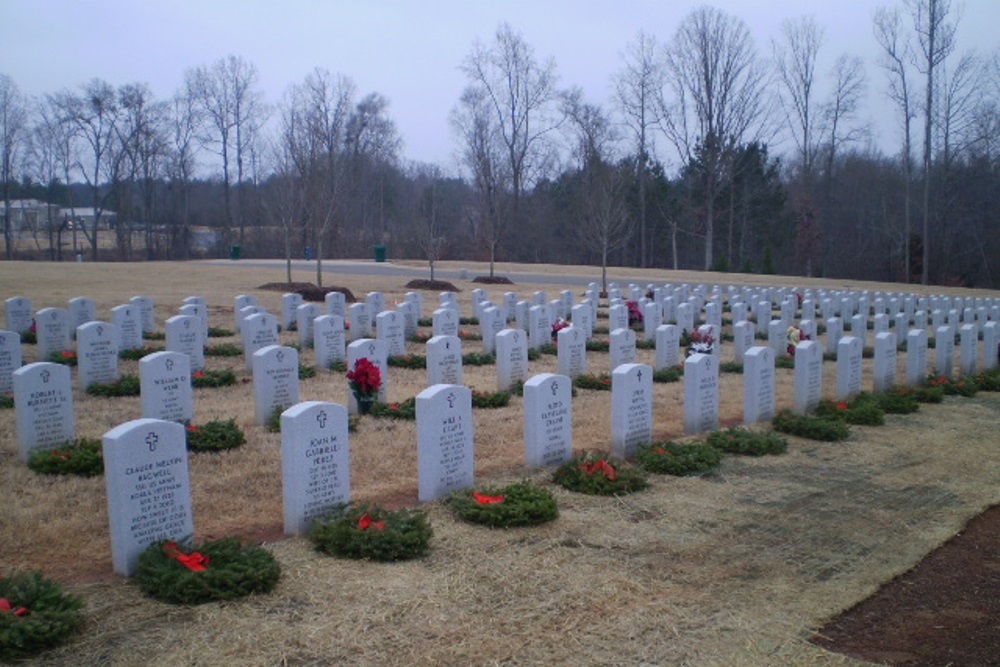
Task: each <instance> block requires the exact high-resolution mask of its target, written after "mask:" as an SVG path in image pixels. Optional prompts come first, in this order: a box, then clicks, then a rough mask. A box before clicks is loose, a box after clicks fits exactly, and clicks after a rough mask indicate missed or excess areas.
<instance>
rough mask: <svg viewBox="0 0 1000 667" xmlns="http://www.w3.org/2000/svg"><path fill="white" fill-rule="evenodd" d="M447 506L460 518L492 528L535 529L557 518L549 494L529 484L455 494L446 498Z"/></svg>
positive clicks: (557, 512)
mask: <svg viewBox="0 0 1000 667" xmlns="http://www.w3.org/2000/svg"><path fill="white" fill-rule="evenodd" d="M448 505H450V506H451V509H452V511H454V512H455V514H457V515H458V516H459V517H461V518H462V519H465V520H466V521H470V522H472V523H479V524H483V525H486V526H490V527H491V528H507V527H511V526H537V525H539V524H542V523H545V522H547V521H552V520H553V519H555V518H556V517H557V516H559V508H558V506H557V505H556V500H555V498H554V497H553V496H552V493H551V492H550V491H549V490H548V489H545V488H542V487H540V486H536V485H534V484H532V483H531V482H529V481H523V482H518V483H516V484H510V485H508V486H505V487H503V488H493V487H489V488H484V489H480V490H479V491H473V490H472V489H465V490H463V491H456V492H454V493H453V494H451V495H450V496H449V497H448Z"/></svg>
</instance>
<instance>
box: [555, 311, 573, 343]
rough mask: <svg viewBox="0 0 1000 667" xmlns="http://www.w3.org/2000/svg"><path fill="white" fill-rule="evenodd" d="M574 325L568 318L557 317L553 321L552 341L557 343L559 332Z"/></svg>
mask: <svg viewBox="0 0 1000 667" xmlns="http://www.w3.org/2000/svg"><path fill="white" fill-rule="evenodd" d="M571 326H573V325H572V324H571V323H570V322H568V321H567V320H564V319H563V318H561V317H560V318H557V319H556V321H555V322H553V323H552V342H553V343H555V342H557V341H558V340H559V332H560V331H562V330H563V329H566V328H568V327H571Z"/></svg>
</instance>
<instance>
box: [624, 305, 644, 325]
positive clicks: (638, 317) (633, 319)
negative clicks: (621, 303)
mask: <svg viewBox="0 0 1000 667" xmlns="http://www.w3.org/2000/svg"><path fill="white" fill-rule="evenodd" d="M625 307H626V308H627V309H628V325H629V326H630V327H637V326H641V325H642V321H643V316H642V311H641V310H639V304H638V302H636V301H626V302H625Z"/></svg>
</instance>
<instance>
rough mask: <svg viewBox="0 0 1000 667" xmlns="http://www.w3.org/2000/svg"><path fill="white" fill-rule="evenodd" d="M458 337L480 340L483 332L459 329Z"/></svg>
mask: <svg viewBox="0 0 1000 667" xmlns="http://www.w3.org/2000/svg"><path fill="white" fill-rule="evenodd" d="M458 337H459V338H461V339H462V340H482V339H483V334H480V333H476V332H474V331H459V332H458Z"/></svg>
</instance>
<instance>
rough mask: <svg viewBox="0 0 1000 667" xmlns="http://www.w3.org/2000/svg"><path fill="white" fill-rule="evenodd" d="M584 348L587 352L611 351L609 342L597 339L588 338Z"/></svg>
mask: <svg viewBox="0 0 1000 667" xmlns="http://www.w3.org/2000/svg"><path fill="white" fill-rule="evenodd" d="M585 347H586V348H587V352H607V351H608V350H610V349H611V342H610V341H606V340H598V339H597V338H588V339H587V342H586V344H585Z"/></svg>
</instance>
